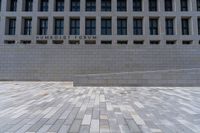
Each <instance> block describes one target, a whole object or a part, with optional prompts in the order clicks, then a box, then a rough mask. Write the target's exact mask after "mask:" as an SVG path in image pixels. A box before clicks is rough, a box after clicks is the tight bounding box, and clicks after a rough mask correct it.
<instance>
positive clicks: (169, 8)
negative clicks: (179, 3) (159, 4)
mask: <svg viewBox="0 0 200 133" xmlns="http://www.w3.org/2000/svg"><path fill="white" fill-rule="evenodd" d="M165 11H167V12H169V11H173V3H172V0H165Z"/></svg>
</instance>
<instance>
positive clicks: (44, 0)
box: [40, 0, 49, 12]
mask: <svg viewBox="0 0 200 133" xmlns="http://www.w3.org/2000/svg"><path fill="white" fill-rule="evenodd" d="M48 4H49V1H48V0H41V3H40V11H42V12H46V11H48V8H49V6H48Z"/></svg>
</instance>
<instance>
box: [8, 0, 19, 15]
mask: <svg viewBox="0 0 200 133" xmlns="http://www.w3.org/2000/svg"><path fill="white" fill-rule="evenodd" d="M9 11H11V12H16V11H17V0H10V9H9Z"/></svg>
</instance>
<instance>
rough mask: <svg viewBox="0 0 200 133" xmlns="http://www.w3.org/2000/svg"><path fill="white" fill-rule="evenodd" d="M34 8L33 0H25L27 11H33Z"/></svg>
mask: <svg viewBox="0 0 200 133" xmlns="http://www.w3.org/2000/svg"><path fill="white" fill-rule="evenodd" d="M32 10H33V0H25V11H26V12H31V11H32Z"/></svg>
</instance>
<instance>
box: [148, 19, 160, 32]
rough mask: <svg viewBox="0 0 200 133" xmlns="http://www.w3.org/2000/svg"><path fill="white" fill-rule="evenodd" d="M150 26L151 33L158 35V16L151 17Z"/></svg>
mask: <svg viewBox="0 0 200 133" xmlns="http://www.w3.org/2000/svg"><path fill="white" fill-rule="evenodd" d="M149 28H150V35H158V19H157V18H150V19H149Z"/></svg>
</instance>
